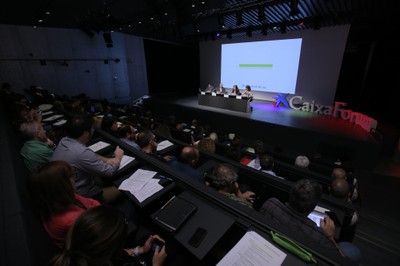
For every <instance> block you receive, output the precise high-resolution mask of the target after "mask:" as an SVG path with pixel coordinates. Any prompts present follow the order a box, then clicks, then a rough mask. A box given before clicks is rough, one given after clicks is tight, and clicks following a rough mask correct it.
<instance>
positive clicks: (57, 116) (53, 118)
mask: <svg viewBox="0 0 400 266" xmlns="http://www.w3.org/2000/svg"><path fill="white" fill-rule="evenodd" d="M61 117H63V115H53V116H50V117H48V118H45V119H43V120H42V121H43V122H50V121H53V120H56V119H58V118H61Z"/></svg>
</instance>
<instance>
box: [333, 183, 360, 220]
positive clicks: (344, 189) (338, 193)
mask: <svg viewBox="0 0 400 266" xmlns="http://www.w3.org/2000/svg"><path fill="white" fill-rule="evenodd" d="M329 191H330V194H331V196H333V197H335V198H338V199H341V200H343V201H344V202H347V203H352V200H351V192H350V185H349V183H348V182H347V180H346V179H344V178H340V177H336V178H335V179H333V180H332V182H331V185H330V186H329ZM357 222H358V214H357V211H356V212H354V214H353V215H352V218H351V222H350V226H353V225H355V224H356V223H357Z"/></svg>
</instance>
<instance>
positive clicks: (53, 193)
mask: <svg viewBox="0 0 400 266" xmlns="http://www.w3.org/2000/svg"><path fill="white" fill-rule="evenodd" d="M75 178H76V174H75V172H74V171H73V169H72V167H71V166H70V165H69V164H68V163H66V162H64V161H52V162H48V163H46V164H44V165H43V166H42V167H40V168H38V169H37V170H35V171H34V172H32V174H31V175H30V177H29V192H30V196H31V200H32V202H33V205H34V207H35V209H36V211H37V212H38V214H39V215H40V217H41V220H42V223H43V226H44V228H45V229H46V231H47V233H48V234H49V236H50V238H51V239H52V240H53V242H54V244H55V245H56V246H57V247H59V248H62V247H63V246H64V242H65V237H66V235H67V232H68V229H69V228H70V226H71V225H72V223H73V222H74V221H75V220H76V218H77V217H78V216H79V215H80V214H81V213H83V212H84V211H85V210H87V209H90V208H93V207H95V206H98V205H100V203H99V202H98V201H97V200H94V199H91V198H85V197H82V196H80V195H79V194H77V193H76V192H75V187H74V185H73V183H74V181H75Z"/></svg>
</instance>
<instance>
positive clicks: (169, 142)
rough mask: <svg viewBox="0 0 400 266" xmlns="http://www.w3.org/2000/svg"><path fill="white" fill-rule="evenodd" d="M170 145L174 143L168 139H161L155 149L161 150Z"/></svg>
mask: <svg viewBox="0 0 400 266" xmlns="http://www.w3.org/2000/svg"><path fill="white" fill-rule="evenodd" d="M172 145H174V143H172V142H171V141H169V140H164V141H161V142H160V143H158V145H157V151H162V150H163V149H165V148H168V147H169V146H172Z"/></svg>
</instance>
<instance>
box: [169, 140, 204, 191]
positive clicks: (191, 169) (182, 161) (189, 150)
mask: <svg viewBox="0 0 400 266" xmlns="http://www.w3.org/2000/svg"><path fill="white" fill-rule="evenodd" d="M199 158H200V152H199V150H198V149H197V148H195V147H193V146H186V147H183V148H182V150H181V152H180V156H179V161H178V160H177V159H176V158H173V159H172V160H171V161H170V162H169V165H171V166H172V167H174V168H176V169H178V170H179V171H181V172H183V173H185V174H186V175H187V176H188V177H190V178H192V179H194V180H197V181H199V182H201V183H203V184H204V174H203V173H202V172H201V171H199V170H197V169H196V168H195V166H196V164H197V162H198V160H199Z"/></svg>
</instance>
